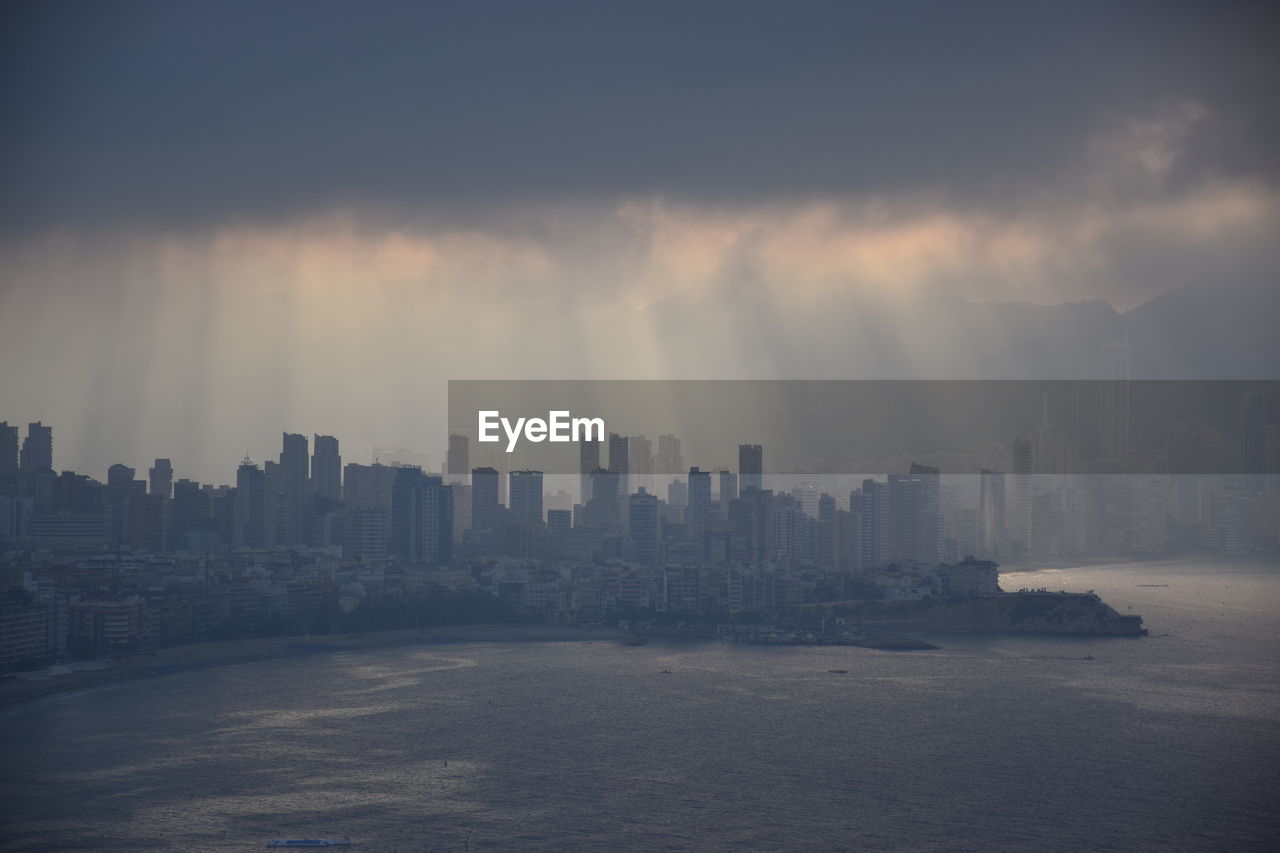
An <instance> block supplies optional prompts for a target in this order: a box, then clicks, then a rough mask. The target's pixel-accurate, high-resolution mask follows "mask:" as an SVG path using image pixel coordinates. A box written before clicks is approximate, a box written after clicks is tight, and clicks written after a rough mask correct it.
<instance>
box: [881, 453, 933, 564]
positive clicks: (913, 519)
mask: <svg viewBox="0 0 1280 853" xmlns="http://www.w3.org/2000/svg"><path fill="white" fill-rule="evenodd" d="M940 496H941V484H940V478H939V474H938V469H937V468H934V467H932V466H929V465H918V464H916V463H914V462H913V463H911V470H910V472H909V473H907V474H890V475H889V557H890V558H891V559H893V560H915V561H916V562H918V563H930V564H931V563H936V562H938V559H939V556H940V554H941V551H940V548H941V544H942V542H941V539H942V511H941V500H940Z"/></svg>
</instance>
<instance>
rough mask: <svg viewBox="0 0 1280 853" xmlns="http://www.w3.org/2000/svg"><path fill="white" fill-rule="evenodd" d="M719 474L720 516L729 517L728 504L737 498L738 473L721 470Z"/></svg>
mask: <svg viewBox="0 0 1280 853" xmlns="http://www.w3.org/2000/svg"><path fill="white" fill-rule="evenodd" d="M719 475H720V483H719V488H720V498H719V500H720V517H721V518H728V517H729V504H731V503H733V502H734V501H736V500H737V499H738V475H737V474H735V473H733V472H732V471H726V470H723V469H722V470H721V471H720V472H719Z"/></svg>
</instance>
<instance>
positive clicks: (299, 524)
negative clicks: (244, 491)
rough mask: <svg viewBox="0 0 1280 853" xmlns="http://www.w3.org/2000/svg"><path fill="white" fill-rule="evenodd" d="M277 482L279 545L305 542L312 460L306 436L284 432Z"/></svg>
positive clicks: (275, 489) (275, 488)
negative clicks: (279, 500) (281, 503)
mask: <svg viewBox="0 0 1280 853" xmlns="http://www.w3.org/2000/svg"><path fill="white" fill-rule="evenodd" d="M277 476H278V478H279V483H278V484H277V485H276V486H275V487H274V491H276V492H277V493H278V494H279V496H280V497H281V499H282V500H283V504H284V505H283V507H282V511H283V513H284V517H283V518H282V519H281V521H282V522H283V523H282V524H279V525H278V527H279V531H280V533H281V534H282V535H281V537H280V544H282V545H304V544H306V542H307V536H306V532H307V531H306V523H307V519H308V516H309V513H308V509H309V507H310V503H311V501H310V500H309V498H310V488H309V487H310V484H311V459H310V455H309V453H308V452H307V437H306V436H305V435H302V434H300V433H291V432H286V433H284V442H283V447H282V448H281V450H280V467H279V470H278V472H277Z"/></svg>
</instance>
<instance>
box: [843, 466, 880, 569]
mask: <svg viewBox="0 0 1280 853" xmlns="http://www.w3.org/2000/svg"><path fill="white" fill-rule="evenodd" d="M849 511H850V512H852V513H853V515H854V522H853V524H854V528H855V531H856V536H857V554H856V556H855V558H854V565H855V566H856V567H857V568H860V569H868V568H876V567H879V566H882V565H884V563H885V562H887V559H888V553H889V487H888V485H887V484H885V483H881V482H879V481H877V480H863V481H862V488H860V489H855V490H854V491H853V493H852V494H851V495H849Z"/></svg>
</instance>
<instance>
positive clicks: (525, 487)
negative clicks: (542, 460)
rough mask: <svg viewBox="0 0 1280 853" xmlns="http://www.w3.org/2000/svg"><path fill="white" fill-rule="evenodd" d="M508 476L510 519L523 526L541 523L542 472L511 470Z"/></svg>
mask: <svg viewBox="0 0 1280 853" xmlns="http://www.w3.org/2000/svg"><path fill="white" fill-rule="evenodd" d="M509 477H510V490H509V494H510V496H511V514H510V518H511V521H512V522H514V523H515V524H520V525H524V526H525V527H532V526H536V525H539V524H542V472H541V471H512V472H511V474H510V475H509Z"/></svg>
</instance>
